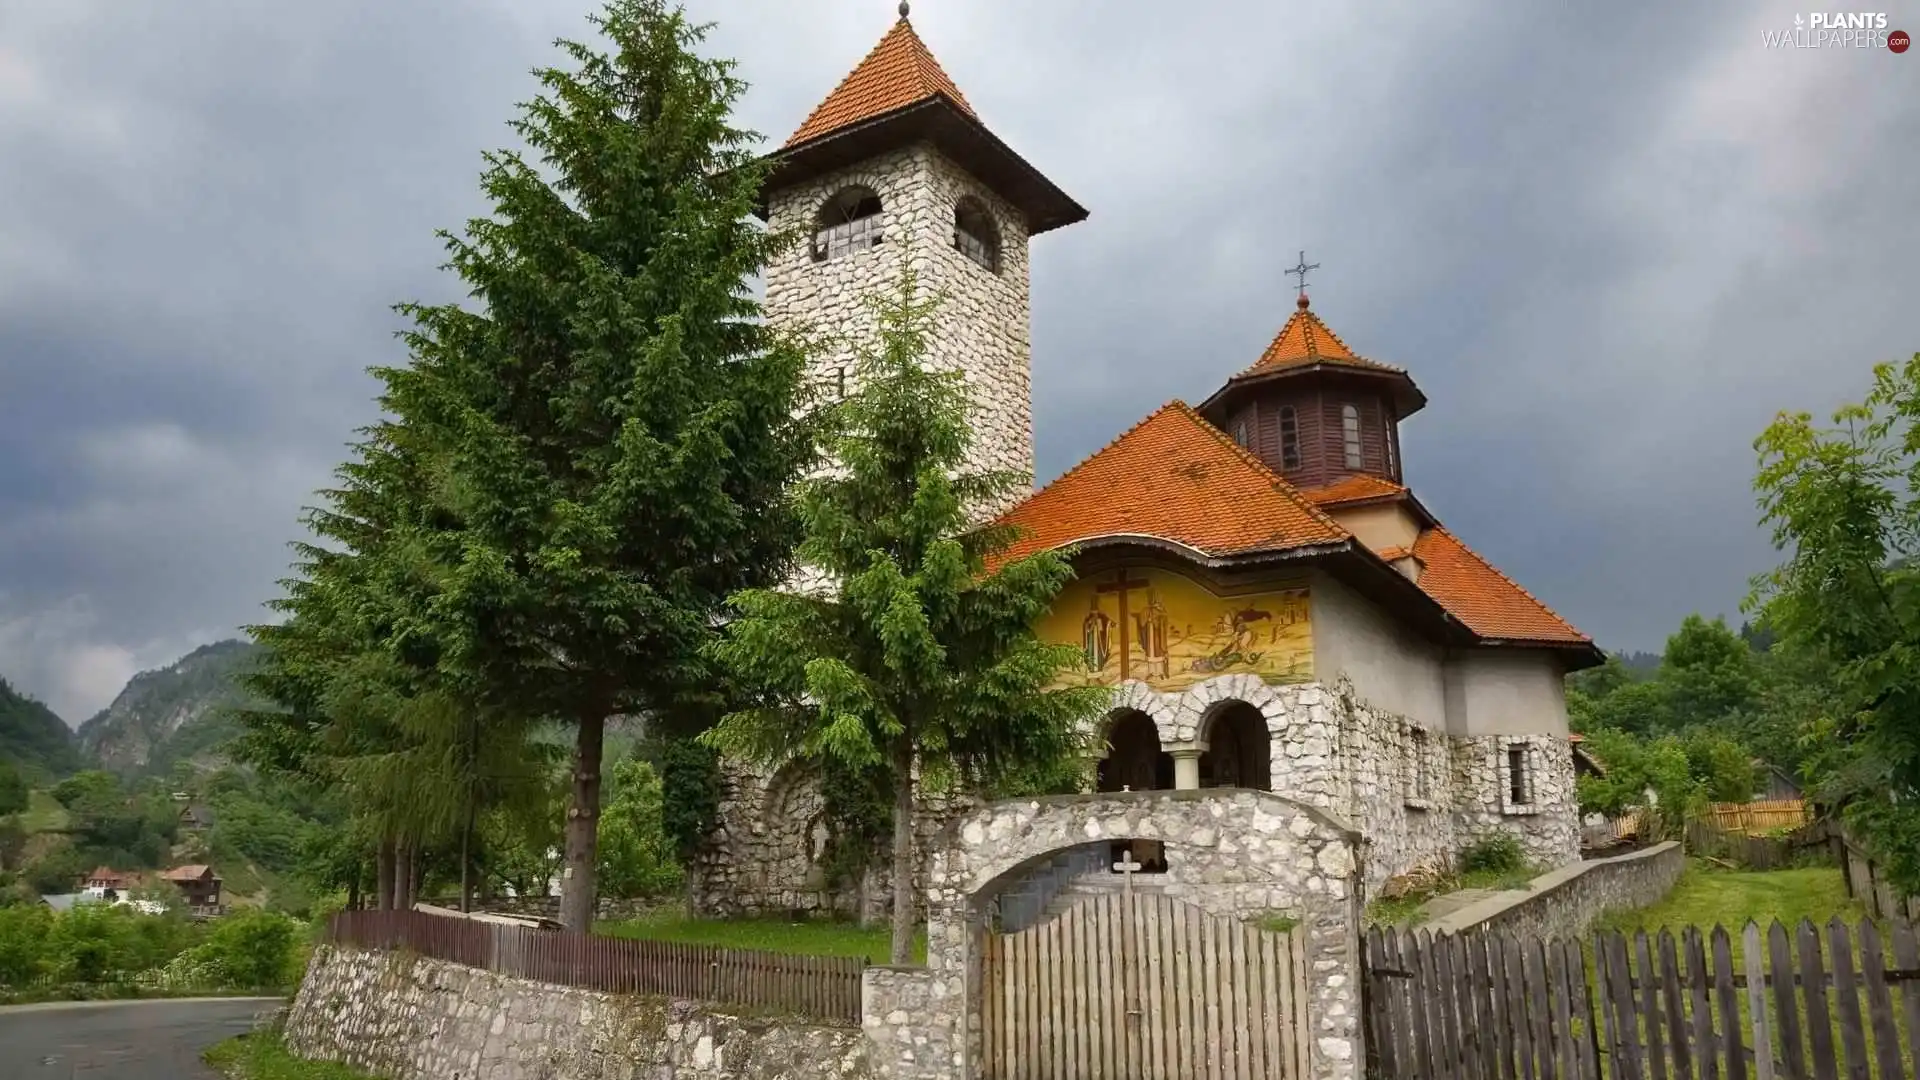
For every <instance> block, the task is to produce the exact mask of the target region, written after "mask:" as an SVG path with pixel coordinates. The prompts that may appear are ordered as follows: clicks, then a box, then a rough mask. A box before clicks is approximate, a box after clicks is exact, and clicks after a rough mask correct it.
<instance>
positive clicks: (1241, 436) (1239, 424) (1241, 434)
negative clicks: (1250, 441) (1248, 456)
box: [1233, 416, 1247, 446]
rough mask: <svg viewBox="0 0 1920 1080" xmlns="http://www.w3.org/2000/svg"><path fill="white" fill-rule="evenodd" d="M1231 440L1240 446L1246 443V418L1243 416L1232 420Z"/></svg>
mask: <svg viewBox="0 0 1920 1080" xmlns="http://www.w3.org/2000/svg"><path fill="white" fill-rule="evenodd" d="M1233 441H1234V442H1237V443H1239V444H1240V445H1241V446H1245V445H1247V418H1246V417H1244V416H1243V417H1241V418H1240V419H1238V420H1235V421H1234V422H1233Z"/></svg>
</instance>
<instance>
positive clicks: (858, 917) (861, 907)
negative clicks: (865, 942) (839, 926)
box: [853, 866, 873, 930]
mask: <svg viewBox="0 0 1920 1080" xmlns="http://www.w3.org/2000/svg"><path fill="white" fill-rule="evenodd" d="M853 924H854V925H855V926H858V927H859V928H860V929H862V930H865V929H866V928H867V927H868V926H871V925H872V924H873V867H872V866H862V867H861V868H860V880H858V881H856V882H854V885H853Z"/></svg>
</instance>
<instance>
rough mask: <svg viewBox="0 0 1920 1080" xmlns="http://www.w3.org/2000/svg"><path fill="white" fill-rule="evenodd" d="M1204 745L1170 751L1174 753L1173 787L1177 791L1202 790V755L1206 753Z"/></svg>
mask: <svg viewBox="0 0 1920 1080" xmlns="http://www.w3.org/2000/svg"><path fill="white" fill-rule="evenodd" d="M1206 751H1207V748H1206V747H1204V746H1187V747H1182V748H1180V749H1178V750H1173V751H1170V752H1171V753H1172V754H1173V789H1174V790H1175V791H1198V790H1200V755H1201V754H1204V753H1206Z"/></svg>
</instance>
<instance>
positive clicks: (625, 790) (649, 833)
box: [599, 758, 682, 898]
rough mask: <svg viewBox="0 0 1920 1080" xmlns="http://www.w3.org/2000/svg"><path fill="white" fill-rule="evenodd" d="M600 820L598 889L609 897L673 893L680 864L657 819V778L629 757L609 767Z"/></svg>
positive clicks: (659, 809)
mask: <svg viewBox="0 0 1920 1080" xmlns="http://www.w3.org/2000/svg"><path fill="white" fill-rule="evenodd" d="M609 779H610V780H611V781H612V783H611V784H610V785H609V787H610V789H611V791H610V795H609V798H608V800H607V805H606V812H605V813H603V814H602V815H601V816H600V840H599V859H600V886H601V888H602V890H603V891H605V892H606V893H607V894H609V895H612V896H619V897H626V898H631V897H637V896H661V895H664V894H666V893H669V892H672V891H673V890H675V889H678V888H679V887H680V885H681V882H682V877H681V871H680V864H679V862H678V861H677V860H676V859H675V857H674V851H673V844H672V841H671V840H669V839H668V837H667V832H666V827H665V823H664V821H663V820H662V800H661V790H660V777H659V775H658V774H657V773H655V772H654V770H653V766H652V765H649V764H648V763H647V762H645V761H642V760H641V759H639V758H628V759H626V760H625V761H622V762H620V763H619V764H618V765H615V766H614V767H613V771H612V774H611V776H610V777H609Z"/></svg>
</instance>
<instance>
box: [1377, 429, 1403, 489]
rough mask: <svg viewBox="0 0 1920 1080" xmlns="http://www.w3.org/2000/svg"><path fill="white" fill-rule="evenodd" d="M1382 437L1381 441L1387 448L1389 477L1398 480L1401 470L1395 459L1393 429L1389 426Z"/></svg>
mask: <svg viewBox="0 0 1920 1080" xmlns="http://www.w3.org/2000/svg"><path fill="white" fill-rule="evenodd" d="M1382 436H1383V437H1382V438H1381V440H1380V441H1381V442H1383V443H1385V444H1386V446H1387V475H1388V476H1392V477H1396V478H1397V477H1398V476H1399V475H1400V470H1399V468H1398V466H1397V463H1396V462H1395V461H1394V458H1393V428H1392V427H1391V426H1389V427H1388V428H1387V430H1386V431H1385V432H1382Z"/></svg>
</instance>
